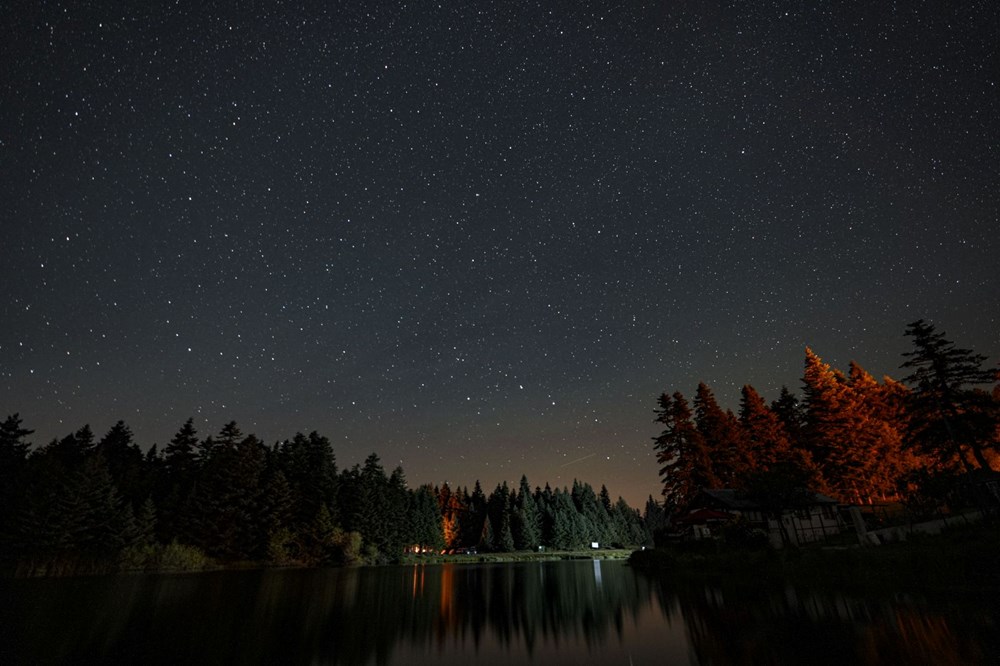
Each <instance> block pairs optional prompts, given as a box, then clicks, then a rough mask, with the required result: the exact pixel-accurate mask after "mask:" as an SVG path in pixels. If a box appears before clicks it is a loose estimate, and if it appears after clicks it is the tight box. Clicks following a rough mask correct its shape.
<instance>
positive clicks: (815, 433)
mask: <svg viewBox="0 0 1000 666" xmlns="http://www.w3.org/2000/svg"><path fill="white" fill-rule="evenodd" d="M803 383H804V384H805V393H806V408H807V427H806V433H805V434H806V441H807V443H808V444H809V449H810V453H811V454H812V457H813V460H815V461H816V463H817V465H818V467H819V470H820V473H821V475H822V480H823V484H824V485H823V490H826V491H827V492H829V493H831V494H833V495H834V497H836V498H837V499H839V500H841V501H844V502H855V503H867V502H871V501H872V500H875V499H879V500H881V499H885V498H886V497H887V495H889V494H891V493H892V488H893V487H894V480H889V479H887V478H886V474H885V472H884V470H883V469H880V465H881V464H882V460H881V459H880V455H882V454H884V453H885V451H884V450H883V448H884V446H886V442H887V441H888V440H889V439H890V438H891V437H892V433H891V429H890V428H889V427H888V425H887V424H886V423H885V422H883V421H881V420H879V419H878V418H877V417H876V415H875V414H874V412H873V410H872V409H871V408H870V406H869V405H867V404H866V403H865V400H864V396H863V395H862V394H861V393H859V392H858V391H857V390H855V389H854V388H853V387H852V386H851V384H850V382H849V380H848V379H847V378H846V377H845V376H844V375H843V374H842V373H840V372H838V371H836V370H834V369H832V368H831V367H830V366H829V365H827V364H826V363H823V361H822V360H821V359H820V358H819V357H818V356H817V355H816V354H814V353H813V352H812V350H810V349H806V369H805V377H804V378H803Z"/></svg>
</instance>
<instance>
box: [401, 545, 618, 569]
mask: <svg viewBox="0 0 1000 666" xmlns="http://www.w3.org/2000/svg"><path fill="white" fill-rule="evenodd" d="M631 552H632V551H630V550H626V549H620V548H619V549H603V550H591V549H589V548H588V549H586V550H546V551H543V552H535V551H530V550H523V551H516V552H513V553H478V554H475V555H439V554H435V553H424V554H420V555H406V556H404V557H403V561H402V563H403V564H411V565H412V564H481V563H489V562H553V561H556V560H595V559H596V560H624V559H627V558H628V557H629V556H630V555H631Z"/></svg>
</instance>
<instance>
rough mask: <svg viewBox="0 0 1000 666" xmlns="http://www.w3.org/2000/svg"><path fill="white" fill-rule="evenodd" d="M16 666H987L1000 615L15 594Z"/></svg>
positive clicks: (458, 574)
mask: <svg viewBox="0 0 1000 666" xmlns="http://www.w3.org/2000/svg"><path fill="white" fill-rule="evenodd" d="M0 593H2V594H3V597H2V598H0V605H2V609H3V616H2V617H0V620H2V623H3V624H2V632H3V633H2V638H0V663H6V664H21V663H66V662H76V663H79V662H93V663H170V664H178V663H194V662H210V663H245V664H253V663H306V662H308V663H331V664H435V665H444V664H463V665H468V664H513V663H537V664H546V665H553V664H584V663H589V664H634V665H638V664H730V663H753V664H764V663H787V664H802V663H809V664H861V663H863V664H916V663H933V664H974V663H995V662H996V661H997V659H998V657H1000V623H998V621H1000V613H998V609H997V607H996V606H995V605H994V603H993V602H992V601H991V600H989V599H986V600H983V599H980V600H970V599H969V598H964V599H962V600H958V599H955V598H949V597H947V596H944V597H942V598H934V599H930V598H926V597H923V596H909V595H892V596H888V597H885V596H881V597H868V596H866V597H865V598H860V597H858V596H851V595H848V594H840V593H835V592H830V591H825V592H819V591H805V590H801V589H793V588H789V587H783V586H780V585H764V584H759V582H758V583H756V584H753V585H739V586H712V585H709V586H706V585H704V584H701V585H688V586H678V585H677V584H671V583H666V582H663V581H658V580H655V579H650V578H647V577H645V576H643V575H641V574H636V573H634V572H633V571H632V570H631V569H629V568H628V566H627V565H625V564H624V563H621V562H599V561H576V562H545V563H518V564H495V565H487V564H481V565H435V566H423V567H388V568H371V569H367V568H366V569H336V570H319V571H298V570H288V571H246V572H218V573H208V574H193V575H172V576H126V577H106V578H78V579H63V580H22V581H4V582H3V583H0Z"/></svg>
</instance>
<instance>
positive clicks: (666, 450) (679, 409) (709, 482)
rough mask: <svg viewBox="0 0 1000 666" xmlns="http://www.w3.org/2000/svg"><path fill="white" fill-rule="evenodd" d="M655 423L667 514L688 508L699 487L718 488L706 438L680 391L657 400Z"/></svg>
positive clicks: (656, 448) (657, 451)
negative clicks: (660, 427) (658, 430)
mask: <svg viewBox="0 0 1000 666" xmlns="http://www.w3.org/2000/svg"><path fill="white" fill-rule="evenodd" d="M656 414H657V417H656V422H657V423H661V424H663V426H664V429H663V432H662V433H660V435H659V436H658V437H655V438H654V442H655V443H654V445H653V448H654V450H655V451H656V461H657V463H658V464H659V465H660V470H659V473H660V480H661V481H662V482H663V491H662V494H663V500H664V503H665V506H666V507H667V510H668V512H670V513H673V512H674V511H677V510H679V509H681V508H683V507H685V506H686V505H687V503H688V502H690V501H691V500H692V499H693V498H694V496H695V494H697V493H698V491H699V490H701V489H702V488H712V487H717V486H718V485H719V484H718V479H716V478H715V475H714V474H713V471H712V460H711V457H710V456H709V452H708V449H707V447H706V445H705V439H704V437H703V436H702V434H701V433H700V432H699V431H698V428H697V427H695V424H694V421H693V420H692V418H691V410H690V408H689V407H688V404H687V401H686V400H685V399H684V396H683V395H682V394H681V393H680V392H675V393H674V394H673V396H669V395H667V394H666V393H664V394H662V395H661V396H660V398H659V408H658V409H657V410H656Z"/></svg>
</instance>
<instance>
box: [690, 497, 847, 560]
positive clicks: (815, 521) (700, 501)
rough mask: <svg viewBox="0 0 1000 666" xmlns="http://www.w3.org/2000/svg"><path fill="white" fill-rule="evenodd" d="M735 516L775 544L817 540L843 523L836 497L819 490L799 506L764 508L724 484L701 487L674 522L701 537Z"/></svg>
mask: <svg viewBox="0 0 1000 666" xmlns="http://www.w3.org/2000/svg"><path fill="white" fill-rule="evenodd" d="M739 518H742V519H744V520H746V521H747V522H748V523H749V524H750V525H751V526H752V527H754V528H757V529H759V530H761V531H763V532H764V533H765V534H767V536H768V540H769V541H770V542H771V545H772V546H774V547H775V548H781V547H782V546H784V545H785V539H786V538H787V540H788V542H789V543H790V544H791V545H795V546H797V545H800V544H805V543H810V542H814V541H820V540H823V539H825V538H827V537H828V536H833V535H835V534H839V533H840V532H841V531H842V529H843V527H844V523H843V521H842V520H841V518H840V514H839V512H838V511H837V500H835V499H833V498H832V497H827V496H826V495H823V494H822V493H811V499H810V500H809V501H808V502H806V503H805V505H804V506H802V507H801V508H796V509H791V508H789V509H782V510H781V511H767V510H765V509H764V508H762V507H761V506H760V505H759V504H757V503H756V502H754V501H752V500H750V499H748V498H746V497H744V496H742V495H741V494H740V493H739V491H736V490H732V489H728V488H715V489H709V488H706V489H703V490H701V491H700V492H699V493H698V494H697V495H696V496H695V498H694V499H693V500H692V501H691V503H690V504H689V505H688V510H687V512H685V513H684V514H683V515H681V516H678V517H677V518H676V519H675V520H674V523H675V525H676V526H677V527H679V528H681V529H682V530H683V531H684V533H685V534H686V535H688V536H690V537H693V538H695V539H701V538H706V537H708V538H712V537H715V536H717V535H718V534H719V530H720V528H721V527H722V525H725V524H727V523H729V522H731V521H733V520H736V519H739ZM779 520H780V523H779ZM782 527H784V530H782ZM782 532H784V535H783V534H782Z"/></svg>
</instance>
